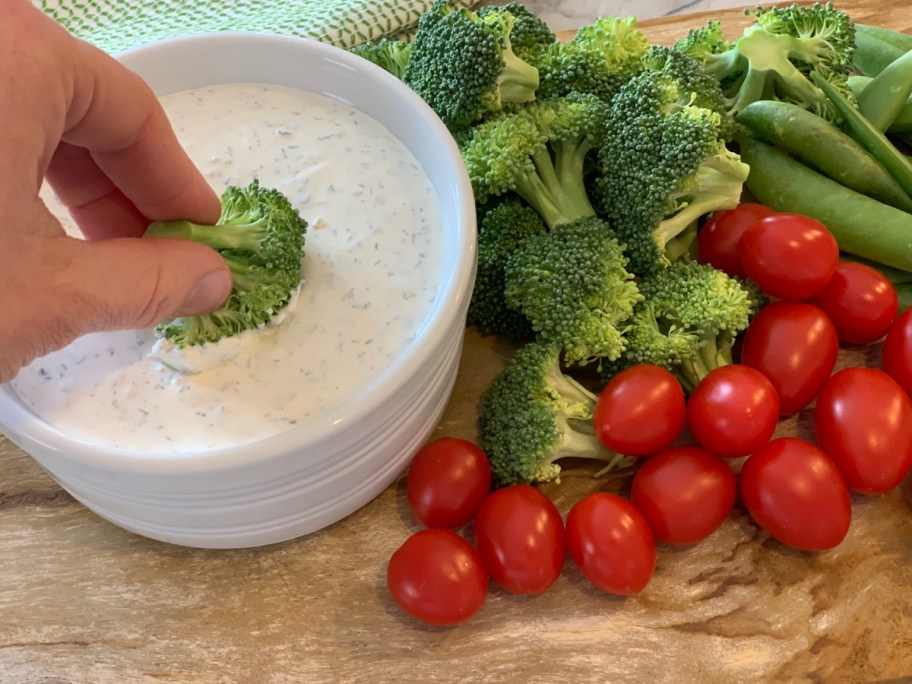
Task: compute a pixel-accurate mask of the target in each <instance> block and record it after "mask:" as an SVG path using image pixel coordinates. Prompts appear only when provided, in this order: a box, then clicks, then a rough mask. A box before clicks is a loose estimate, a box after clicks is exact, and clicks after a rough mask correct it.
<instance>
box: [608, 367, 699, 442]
mask: <svg viewBox="0 0 912 684" xmlns="http://www.w3.org/2000/svg"><path fill="white" fill-rule="evenodd" d="M685 406H686V405H685V400H684V390H683V389H681V384H680V383H679V382H678V380H677V378H675V376H674V375H672V374H671V373H670V372H669V371H667V370H665V369H664V368H661V367H659V366H653V365H651V364H640V365H637V366H632V367H630V368H627V369H625V370H622V371H621V372H620V373H618V374H617V375H615V376H614V377H613V378H612V379H611V381H610V382H609V383H608V384H607V385H606V386H605V389H603V390H602V393H601V395H600V396H599V399H598V402H597V404H596V406H595V432H596V434H597V435H598V438H599V439H600V440H601V442H602V444H604V445H605V446H607V447H608V448H609V449H613V450H614V451H617V452H618V453H621V454H626V455H628V456H648V455H649V454H654V453H655V452H657V451H661V450H662V449H664V448H666V447H668V446H669V445H670V444H671V443H672V442H674V441H675V439H677V437H678V435H680V434H681V430H683V429H684V422H685V420H686V407H685Z"/></svg>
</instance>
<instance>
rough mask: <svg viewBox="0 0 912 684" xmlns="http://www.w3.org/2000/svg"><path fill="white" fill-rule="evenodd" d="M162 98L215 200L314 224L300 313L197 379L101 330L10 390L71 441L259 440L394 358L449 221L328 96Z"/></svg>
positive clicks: (395, 148) (371, 127) (241, 87)
mask: <svg viewBox="0 0 912 684" xmlns="http://www.w3.org/2000/svg"><path fill="white" fill-rule="evenodd" d="M161 101H162V104H163V105H164V107H165V109H166V111H167V112H168V115H169V117H170V119H171V122H172V124H173V126H174V128H175V131H176V132H177V135H178V137H179V138H180V140H181V143H182V144H183V145H184V147H185V149H186V150H187V152H188V153H189V155H190V157H191V158H192V159H193V161H194V162H195V163H196V164H197V165H198V166H199V168H200V169H201V170H202V172H203V173H204V174H205V175H206V177H207V178H208V180H209V182H210V184H211V185H212V186H213V188H215V189H216V192H219V193H221V191H222V189H223V188H224V187H225V186H226V185H247V184H248V183H249V182H250V180H251V179H253V178H255V177H256V178H259V179H260V182H261V184H263V185H264V186H268V187H274V188H276V189H278V190H280V191H281V192H283V193H284V194H285V195H286V196H287V197H288V198H289V200H290V201H291V202H292V204H294V205H295V207H296V208H297V209H298V210H299V211H300V212H301V215H302V216H303V217H304V218H305V219H306V220H307V221H308V223H309V228H308V232H307V237H306V241H305V258H304V285H303V288H302V290H301V292H300V295H299V297H298V298H297V302H296V303H295V304H294V313H293V315H292V316H290V317H289V318H288V320H286V321H285V322H283V323H282V324H281V325H279V326H275V327H272V328H268V329H265V330H264V331H261V332H260V333H258V334H256V336H255V339H253V340H248V341H246V342H245V343H244V344H241V345H238V346H239V350H238V351H237V353H236V355H233V356H232V358H229V359H228V360H227V361H226V362H225V363H224V364H223V365H218V366H216V367H214V368H209V369H208V370H203V371H202V372H199V373H194V374H186V375H184V374H181V373H179V372H177V371H175V370H173V369H171V368H169V367H168V366H166V365H164V364H162V363H161V362H159V361H157V360H155V359H154V358H152V357H150V356H148V354H149V352H150V351H151V348H152V345H153V343H154V342H155V339H156V338H155V335H154V333H153V332H152V331H125V332H117V333H99V334H93V335H88V336H86V337H83V338H80V339H79V340H76V341H75V342H74V343H73V344H71V345H70V346H69V347H67V348H65V349H63V350H61V351H59V352H55V353H52V354H49V355H48V356H45V357H42V358H40V359H37V360H36V361H34V362H33V363H32V364H31V365H29V366H28V367H26V368H24V369H22V371H21V372H20V373H19V375H18V377H17V378H16V379H15V380H14V381H13V382H12V386H13V388H14V389H15V390H16V392H17V393H18V394H19V396H20V397H21V398H22V400H23V401H24V402H25V403H26V404H27V405H28V406H29V407H30V408H31V409H32V410H33V411H34V412H35V413H36V414H38V415H39V416H40V417H42V418H43V419H44V420H46V421H47V422H49V423H50V424H52V425H54V426H55V427H56V428H58V429H59V430H61V431H62V432H65V433H67V434H69V435H71V436H73V437H76V438H77V439H82V440H84V441H87V442H91V443H97V444H105V445H108V446H115V447H125V448H130V449H138V450H158V451H161V452H163V453H174V452H180V451H185V450H191V449H206V448H215V447H222V446H228V445H232V444H239V443H245V442H250V441H254V440H257V439H260V438H263V437H266V436H269V435H272V434H276V433H279V432H282V431H284V430H287V429H289V428H291V427H293V426H296V425H301V424H304V423H306V422H308V421H309V420H312V419H313V418H314V417H316V416H318V415H321V414H324V413H326V412H328V411H330V410H332V409H334V408H338V407H340V406H342V405H343V404H344V403H345V402H346V400H348V399H351V398H352V397H354V396H355V395H356V394H357V393H358V392H360V391H363V388H365V386H367V385H368V384H370V383H371V382H372V381H375V380H377V378H378V377H379V376H380V375H381V373H383V371H385V370H386V369H388V368H389V367H390V366H391V365H392V364H393V363H395V361H396V360H397V359H399V358H400V357H401V356H402V355H403V353H404V352H405V350H406V348H407V346H408V345H409V343H410V342H411V341H413V340H414V338H415V337H416V336H417V335H418V334H419V333H420V331H421V329H422V326H423V324H424V322H425V320H426V318H427V316H428V314H429V312H430V309H431V307H432V305H433V303H434V300H435V297H436V296H437V291H438V283H439V280H440V278H441V272H442V266H443V234H442V230H441V225H442V219H441V210H440V206H439V203H438V200H437V197H436V195H435V193H434V191H433V188H432V187H431V184H430V181H429V179H428V177H427V175H426V174H425V172H424V170H423V169H422V168H421V166H420V164H419V163H418V162H417V160H416V159H415V158H414V157H413V155H412V154H411V153H410V152H409V150H408V149H407V148H406V147H405V146H404V145H403V144H402V143H401V142H400V141H399V140H398V139H396V138H395V137H394V136H393V135H392V134H391V133H390V132H389V131H388V130H387V129H386V128H385V127H383V126H382V125H381V124H379V123H378V122H376V121H375V120H373V119H371V118H370V117H368V116H367V115H365V114H363V113H361V112H359V111H357V110H355V109H353V108H351V107H349V106H348V105H345V104H342V103H340V102H337V101H335V100H332V99H330V98H328V97H324V96H322V95H316V94H312V93H306V92H303V91H299V90H294V89H290V88H284V87H280V86H271V85H270V86H265V85H259V84H231V85H220V86H214V87H209V88H203V89H199V90H192V91H184V92H180V93H175V94H172V95H168V96H165V97H163V98H162V99H161ZM46 200H47V201H48V204H49V206H50V208H51V210H52V211H53V212H54V213H55V214H56V215H57V216H58V217H59V218H61V221H62V222H63V223H64V225H66V226H67V229H68V231H70V232H72V231H73V228H72V224H71V222H69V218H68V217H67V216H66V210H65V209H63V208H62V207H61V206H60V205H59V203H57V202H56V201H55V200H53V198H50V197H46ZM218 346H220V345H216V349H211V350H202V351H200V352H199V353H203V354H208V353H210V351H211V352H213V353H218V350H217V347H218ZM232 354H234V350H232ZM339 417H340V418H344V412H343V413H341V414H340V415H339Z"/></svg>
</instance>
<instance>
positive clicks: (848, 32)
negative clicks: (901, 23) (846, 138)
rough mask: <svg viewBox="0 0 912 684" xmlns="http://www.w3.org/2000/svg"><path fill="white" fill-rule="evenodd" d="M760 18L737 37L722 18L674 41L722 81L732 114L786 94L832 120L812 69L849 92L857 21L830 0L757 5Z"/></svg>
mask: <svg viewBox="0 0 912 684" xmlns="http://www.w3.org/2000/svg"><path fill="white" fill-rule="evenodd" d="M748 13H749V14H753V15H754V17H755V18H756V22H755V23H754V24H753V25H751V26H749V27H747V28H746V29H745V30H744V33H743V35H742V36H741V37H740V38H738V39H737V40H736V41H734V42H731V41H727V40H725V39H724V38H723V37H722V29H721V25H720V24H719V22H718V21H710V22H709V24H708V25H707V26H705V27H702V28H699V29H695V30H693V31H691V32H690V33H689V34H688V35H687V37H686V38H683V39H682V40H680V41H678V43H677V44H676V47H677V48H678V49H680V50H682V51H683V52H686V53H687V54H688V55H690V56H691V57H694V58H695V59H697V60H698V61H700V62H701V63H702V64H703V67H704V69H706V71H707V73H708V74H710V75H711V76H712V77H714V78H715V79H716V80H718V81H719V83H720V84H721V86H722V90H723V92H724V94H725V97H726V101H727V103H728V109H729V111H730V112H731V114H732V115H737V114H738V112H740V111H741V110H742V109H744V108H745V107H746V106H747V105H749V104H750V103H751V102H755V101H757V100H782V101H784V102H791V103H792V104H795V105H798V106H799V107H802V108H804V109H807V110H809V111H812V112H814V113H815V114H818V115H820V116H822V117H824V118H826V119H828V120H830V121H836V120H838V119H839V116H838V114H837V112H836V110H835V108H834V107H833V106H832V103H831V102H830V101H829V100H828V99H827V98H826V96H825V95H824V94H823V92H822V91H821V90H820V88H818V87H817V86H816V85H815V84H814V83H813V82H812V79H811V74H814V73H816V74H817V75H818V76H819V77H821V78H823V79H824V80H826V81H827V82H829V83H830V84H832V85H833V87H835V88H836V89H838V90H839V91H840V92H842V93H843V94H845V95H846V96H848V97H851V96H852V94H851V90H850V89H849V87H848V85H847V82H846V79H847V78H848V76H849V74H850V73H851V72H852V68H853V67H852V64H853V59H854V55H855V30H854V24H853V23H852V20H851V19H850V18H849V16H848V15H847V14H846V13H845V12H841V11H839V10H837V9H835V8H834V7H833V5H832V3H829V2H828V3H826V4H825V5H822V4H820V3H816V4H814V5H813V6H801V5H797V4H794V5H791V6H788V7H771V8H769V9H764V8H762V7H757V8H756V9H755V10H751V11H748Z"/></svg>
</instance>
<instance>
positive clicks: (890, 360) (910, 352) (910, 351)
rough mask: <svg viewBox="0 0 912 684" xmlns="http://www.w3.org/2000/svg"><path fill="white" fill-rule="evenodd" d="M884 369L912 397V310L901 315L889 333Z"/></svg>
mask: <svg viewBox="0 0 912 684" xmlns="http://www.w3.org/2000/svg"><path fill="white" fill-rule="evenodd" d="M883 369H884V370H885V371H886V372H887V373H888V374H889V375H890V377H892V378H893V379H894V380H896V382H898V383H899V384H900V386H901V387H902V388H903V389H904V390H906V394H908V395H909V396H912V309H906V310H905V311H904V312H903V313H901V314H900V315H899V316H898V317H897V318H896V320H895V321H893V325H891V326H890V330H889V331H888V332H887V339H885V340H884V345H883Z"/></svg>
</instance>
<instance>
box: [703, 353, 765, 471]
mask: <svg viewBox="0 0 912 684" xmlns="http://www.w3.org/2000/svg"><path fill="white" fill-rule="evenodd" d="M778 420H779V397H778V396H777V395H776V389H775V388H774V387H773V384H772V383H771V382H770V381H769V380H767V378H766V376H765V375H763V373H761V372H760V371H758V370H756V369H754V368H751V367H750V366H744V365H736V364H730V365H727V366H720V367H719V368H716V369H714V370H711V371H710V372H709V373H708V374H707V375H706V377H705V378H703V379H702V380H701V381H700V384H698V385H697V386H696V388H695V389H694V391H693V392H691V394H690V399H689V400H688V402H687V423H688V425H689V426H690V431H691V433H692V434H693V436H694V439H696V440H697V442H699V443H700V445H701V446H703V447H704V448H706V449H709V450H710V451H711V452H713V453H714V454H719V455H720V456H725V457H729V458H731V457H737V456H746V455H747V454H749V453H751V452H752V451H756V450H757V449H759V448H760V447H761V446H763V445H764V444H766V443H767V442H768V441H769V440H770V437H772V436H773V431H774V430H775V429H776V423H777V422H778Z"/></svg>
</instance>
